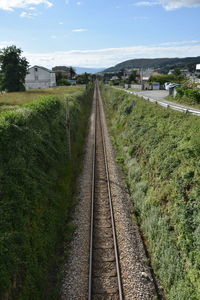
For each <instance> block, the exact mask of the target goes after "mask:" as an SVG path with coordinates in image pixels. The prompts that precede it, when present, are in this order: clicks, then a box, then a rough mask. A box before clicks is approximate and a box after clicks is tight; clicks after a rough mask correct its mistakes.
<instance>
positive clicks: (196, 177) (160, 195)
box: [103, 88, 200, 300]
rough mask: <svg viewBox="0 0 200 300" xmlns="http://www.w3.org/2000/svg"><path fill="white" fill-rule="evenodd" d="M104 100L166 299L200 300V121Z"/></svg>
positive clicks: (108, 92) (114, 97) (107, 96)
mask: <svg viewBox="0 0 200 300" xmlns="http://www.w3.org/2000/svg"><path fill="white" fill-rule="evenodd" d="M103 97H104V100H105V105H106V109H107V114H108V120H109V126H110V131H111V134H112V136H113V141H114V145H115V148H116V152H117V155H118V158H119V159H118V161H119V162H120V163H121V165H122V167H123V169H124V172H125V175H126V179H127V184H128V187H129V190H130V195H131V199H132V201H133V205H134V209H133V210H134V212H135V214H136V216H137V218H138V222H139V224H140V228H141V230H142V232H143V234H144V238H145V240H146V245H147V246H148V249H149V252H150V255H151V261H152V265H153V268H154V271H155V273H156V274H157V276H158V277H159V280H160V282H161V284H162V286H163V288H164V291H165V294H166V297H167V299H169V300H177V299H180V300H188V299H193V300H197V299H199V295H200V282H199V278H200V271H199V270H200V254H199V253H200V185H199V182H200V164H199V155H200V119H199V117H195V116H191V115H186V114H183V113H179V112H175V111H173V110H167V109H164V108H162V107H159V106H157V105H155V104H152V103H148V102H147V101H145V100H143V99H140V98H137V97H135V96H133V95H127V94H125V93H124V92H121V91H117V90H114V89H112V88H106V89H104V88H103ZM118 99H121V101H118ZM133 100H134V101H135V102H136V105H134V107H133V109H132V112H131V113H130V114H128V115H127V113H126V110H127V108H128V107H130V105H131V103H132V101H133Z"/></svg>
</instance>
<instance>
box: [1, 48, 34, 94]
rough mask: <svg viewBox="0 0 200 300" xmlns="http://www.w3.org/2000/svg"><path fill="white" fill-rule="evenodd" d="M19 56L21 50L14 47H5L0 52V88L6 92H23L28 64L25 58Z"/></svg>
mask: <svg viewBox="0 0 200 300" xmlns="http://www.w3.org/2000/svg"><path fill="white" fill-rule="evenodd" d="M21 54H22V50H21V49H20V48H17V47H16V46H10V47H6V48H3V49H2V50H1V51H0V66H1V73H2V75H3V78H2V88H3V89H4V90H6V91H8V92H17V91H23V90H24V83H25V77H26V74H27V72H28V67H29V63H28V62H27V60H26V58H25V57H21Z"/></svg>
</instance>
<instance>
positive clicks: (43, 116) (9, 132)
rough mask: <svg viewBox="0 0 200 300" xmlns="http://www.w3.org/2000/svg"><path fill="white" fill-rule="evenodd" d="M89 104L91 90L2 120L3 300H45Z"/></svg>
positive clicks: (40, 103)
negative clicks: (69, 122) (69, 129)
mask: <svg viewBox="0 0 200 300" xmlns="http://www.w3.org/2000/svg"><path fill="white" fill-rule="evenodd" d="M91 98H92V88H89V89H87V90H86V91H85V92H78V93H76V94H73V95H72V96H70V98H69V97H68V99H66V100H65V101H63V100H60V99H57V98H54V97H44V98H41V99H39V100H37V101H34V102H32V103H30V104H27V105H24V106H23V107H21V108H20V109H18V110H16V111H11V112H6V113H1V114H0V196H1V201H0V213H1V219H0V253H1V255H0V266H1V267H0V298H1V297H2V298H4V297H5V298H6V297H7V298H9V299H24V300H25V299H34V300H36V299H46V296H45V295H46V286H47V284H48V282H47V281H48V272H49V269H50V266H51V263H52V261H53V260H54V256H55V254H56V253H55V252H56V248H57V245H58V243H59V240H60V239H61V237H62V234H63V232H64V225H65V224H66V221H67V220H68V218H69V216H70V208H71V207H72V205H74V200H73V192H74V189H75V182H76V176H77V173H78V171H79V170H80V167H79V166H80V154H81V151H82V146H83V141H84V136H85V133H86V130H87V122H88V116H89V112H90V102H91ZM67 103H68V105H67ZM66 108H67V109H68V110H69V114H70V120H71V124H70V127H71V143H72V149H71V150H72V157H71V159H70V158H69V146H68V127H67V126H66ZM7 298H6V299H7Z"/></svg>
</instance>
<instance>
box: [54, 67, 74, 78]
mask: <svg viewBox="0 0 200 300" xmlns="http://www.w3.org/2000/svg"><path fill="white" fill-rule="evenodd" d="M52 71H53V72H55V73H61V74H62V76H64V77H66V78H71V72H70V67H65V66H56V67H54V68H52Z"/></svg>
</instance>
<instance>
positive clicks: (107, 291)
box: [88, 83, 123, 300]
mask: <svg viewBox="0 0 200 300" xmlns="http://www.w3.org/2000/svg"><path fill="white" fill-rule="evenodd" d="M94 101H95V129H94V142H93V170H92V172H93V175H92V185H91V186H92V188H91V232H90V262H89V283H88V285H89V288H88V300H92V299H95V300H103V299H106V300H118V299H119V300H122V299H123V291H122V283H121V276H120V263H119V255H118V247H117V238H116V230H115V221H114V214H113V205H112V196H111V187H110V179H109V169H108V162H107V154H106V145H105V139H104V129H103V125H102V117H101V110H102V100H101V96H100V91H99V87H98V84H97V83H96V87H95V92H94Z"/></svg>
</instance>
